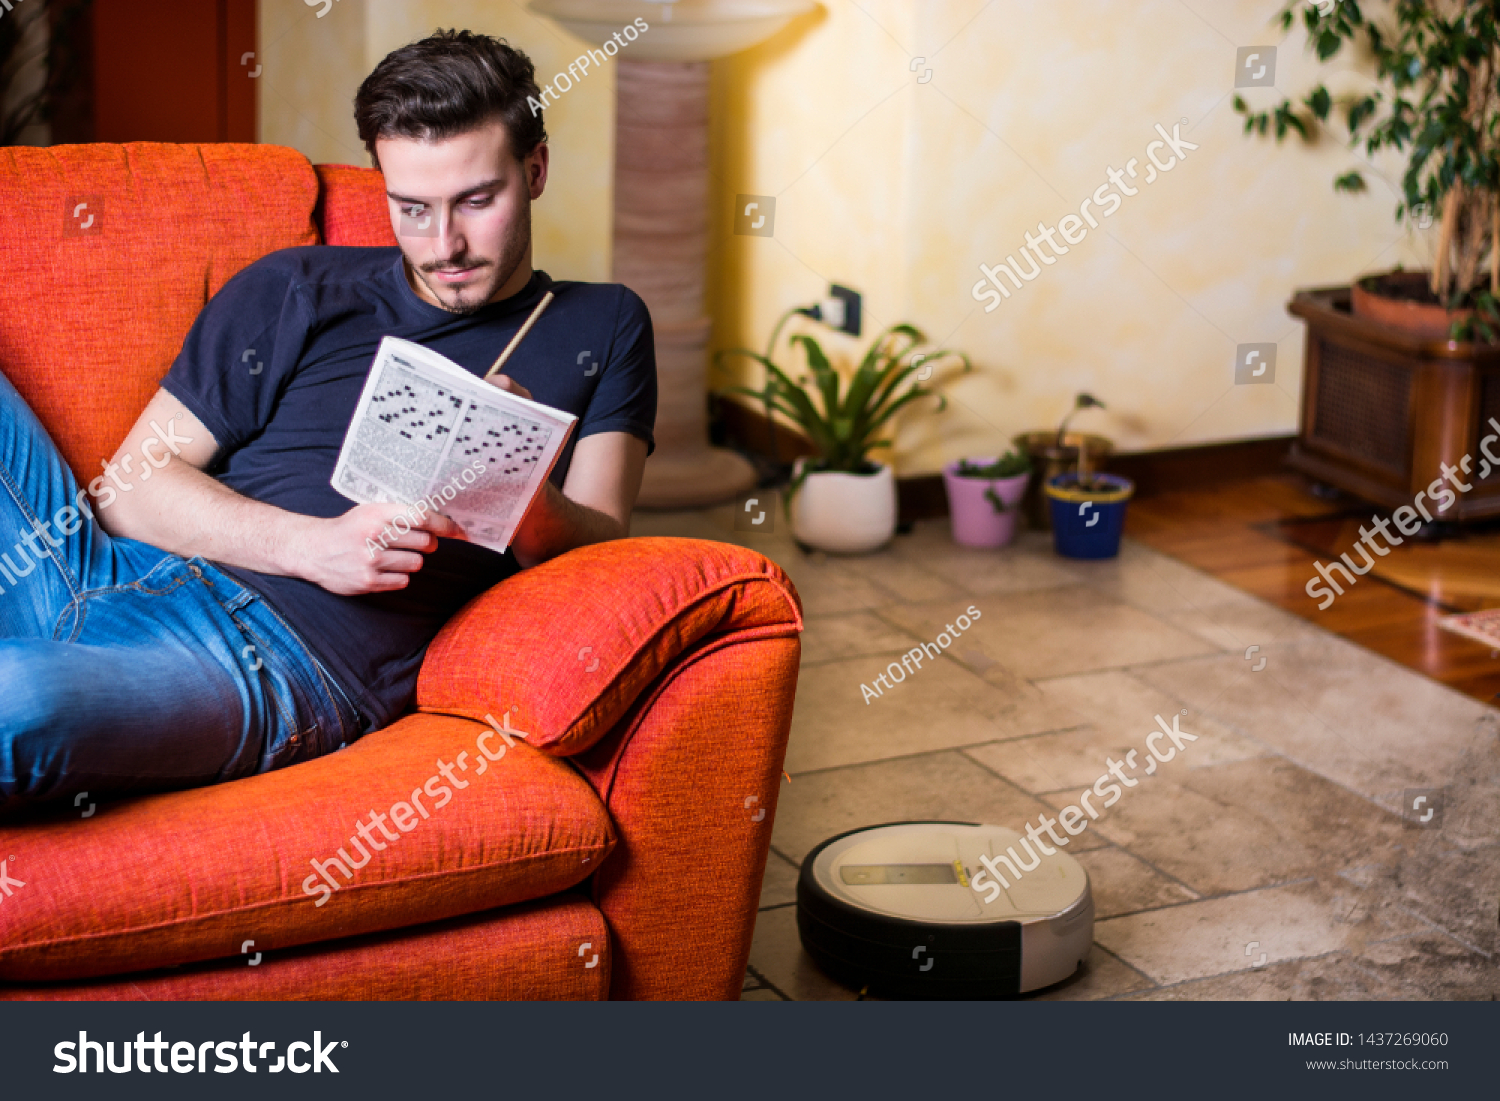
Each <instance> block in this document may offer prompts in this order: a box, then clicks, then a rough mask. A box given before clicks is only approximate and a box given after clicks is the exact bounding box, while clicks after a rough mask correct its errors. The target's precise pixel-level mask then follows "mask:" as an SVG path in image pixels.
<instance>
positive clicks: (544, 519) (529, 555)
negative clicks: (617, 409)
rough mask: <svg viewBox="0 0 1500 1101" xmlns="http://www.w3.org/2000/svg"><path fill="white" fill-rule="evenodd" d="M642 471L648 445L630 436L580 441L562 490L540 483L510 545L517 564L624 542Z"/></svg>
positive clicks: (602, 435) (620, 434)
mask: <svg viewBox="0 0 1500 1101" xmlns="http://www.w3.org/2000/svg"><path fill="white" fill-rule="evenodd" d="M492 381H493V380H492ZM645 469H646V442H645V441H644V440H640V439H637V438H636V437H634V436H632V435H630V434H629V433H626V432H598V433H596V434H594V435H592V436H585V437H584V438H583V439H581V440H579V441H578V443H577V444H576V445H575V446H574V448H573V461H572V463H571V464H570V465H569V467H568V476H567V478H566V479H564V481H563V488H562V491H561V492H558V490H557V489H556V487H554V486H553V485H552V483H551V482H550V481H549V482H544V483H542V492H541V493H539V494H537V498H536V501H535V502H534V503H533V504H532V506H531V510H530V511H529V512H527V514H526V519H525V520H524V521H523V522H522V524H521V526H520V528H518V529H517V531H516V534H515V538H514V539H512V541H511V548H512V549H513V550H514V551H515V553H516V561H518V562H520V563H521V565H522V566H528V567H529V566H535V565H537V564H538V563H540V562H545V561H547V560H548V559H549V558H555V557H556V556H557V555H559V554H562V553H564V552H565V551H570V550H572V549H573V548H574V547H582V546H586V545H587V544H589V543H603V542H605V541H606V540H610V539H624V538H625V537H626V536H628V535H629V534H630V510H631V509H632V508H634V507H635V499H636V495H637V494H639V493H640V491H641V475H642V474H643V472H644V471H645Z"/></svg>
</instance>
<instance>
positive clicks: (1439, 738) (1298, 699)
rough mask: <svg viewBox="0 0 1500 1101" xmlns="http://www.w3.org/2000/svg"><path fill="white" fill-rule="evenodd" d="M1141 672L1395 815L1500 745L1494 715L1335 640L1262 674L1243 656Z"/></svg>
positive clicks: (1296, 646) (1287, 651)
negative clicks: (1413, 795)
mask: <svg viewBox="0 0 1500 1101" xmlns="http://www.w3.org/2000/svg"><path fill="white" fill-rule="evenodd" d="M1134 672H1135V673H1136V675H1137V676H1139V677H1140V678H1141V679H1142V680H1145V681H1147V682H1148V683H1150V684H1153V685H1155V686H1157V687H1158V688H1160V689H1162V690H1163V691H1165V692H1167V693H1170V694H1171V695H1173V696H1175V697H1177V698H1178V699H1182V700H1185V701H1186V702H1187V706H1188V708H1189V709H1190V711H1192V712H1197V713H1203V714H1206V715H1207V716H1208V717H1209V718H1210V719H1213V720H1215V721H1217V722H1219V723H1222V724H1223V725H1224V726H1226V727H1228V728H1230V729H1231V730H1234V731H1237V732H1239V733H1243V734H1245V735H1248V736H1249V737H1252V738H1254V739H1256V740H1257V741H1259V742H1262V743H1263V744H1265V745H1268V746H1270V747H1272V748H1274V749H1276V750H1278V751H1279V752H1281V753H1283V754H1285V755H1286V756H1287V757H1288V758H1289V759H1291V760H1293V761H1296V762H1297V763H1298V764H1300V765H1302V766H1303V767H1305V768H1308V769H1310V770H1312V771H1313V772H1316V773H1318V774H1319V775H1321V776H1325V777H1327V778H1328V779H1330V780H1333V781H1334V782H1336V783H1339V784H1342V785H1343V786H1345V787H1348V788H1351V789H1353V790H1355V791H1358V792H1360V793H1361V794H1362V795H1366V796H1369V797H1370V798H1384V799H1385V800H1386V801H1388V803H1389V805H1390V806H1391V808H1392V809H1396V807H1395V800H1396V798H1398V797H1399V792H1400V791H1402V790H1404V789H1406V788H1425V787H1442V786H1443V785H1445V784H1448V783H1452V782H1453V781H1454V780H1456V779H1457V778H1459V777H1460V776H1461V775H1462V768H1463V767H1464V766H1465V765H1466V764H1467V763H1468V762H1469V761H1470V760H1471V758H1472V756H1473V754H1474V753H1475V752H1476V751H1477V750H1479V749H1481V748H1484V747H1492V746H1494V745H1495V743H1496V734H1495V730H1496V725H1495V712H1494V711H1493V709H1491V708H1488V707H1486V706H1485V705H1484V704H1481V703H1479V702H1477V701H1475V700H1471V699H1469V698H1468V697H1465V696H1461V695H1459V694H1458V693H1457V692H1453V691H1451V690H1450V689H1448V688H1445V687H1444V686H1443V685H1440V684H1438V683H1436V682H1435V681H1431V680H1428V679H1427V678H1425V677H1422V676H1419V675H1417V674H1416V673H1412V672H1410V671H1409V670H1407V669H1404V668H1402V667H1401V666H1398V665H1395V664H1393V663H1391V662H1388V661H1386V660H1385V659H1383V658H1381V657H1378V656H1377V655H1374V654H1371V653H1369V652H1368V651H1365V650H1362V649H1360V648H1359V647H1357V646H1353V645H1351V644H1349V643H1347V642H1344V641H1343V640H1342V639H1337V638H1333V637H1331V636H1329V637H1328V638H1326V639H1319V640H1316V641H1310V642H1306V643H1293V644H1290V645H1288V646H1286V647H1284V659H1283V652H1278V657H1277V660H1276V661H1274V662H1271V661H1268V662H1267V664H1266V667H1265V668H1264V669H1263V670H1262V671H1260V672H1258V673H1257V672H1253V671H1252V664H1251V663H1249V662H1246V661H1245V660H1244V659H1243V657H1242V656H1241V655H1239V654H1235V655H1228V654H1225V655H1221V656H1215V657H1206V658H1196V659H1189V660H1184V661H1175V662H1167V663H1162V664H1157V665H1153V666H1150V667H1149V668H1140V669H1136V670H1134ZM1490 752H1493V751H1492V750H1490Z"/></svg>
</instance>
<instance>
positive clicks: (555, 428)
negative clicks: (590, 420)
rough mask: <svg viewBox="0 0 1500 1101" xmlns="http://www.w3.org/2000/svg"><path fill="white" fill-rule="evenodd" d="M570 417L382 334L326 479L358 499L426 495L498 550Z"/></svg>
mask: <svg viewBox="0 0 1500 1101" xmlns="http://www.w3.org/2000/svg"><path fill="white" fill-rule="evenodd" d="M577 420H578V418H577V417H575V416H573V414H571V413H564V412H562V411H561V410H559V409H552V408H550V407H548V406H545V405H542V404H540V403H538V402H534V401H527V400H526V399H525V398H521V397H517V396H516V395H515V394H508V393H506V392H505V391H504V390H501V389H500V388H499V387H496V386H492V385H490V384H489V383H487V382H485V381H483V380H482V379H479V378H476V377H475V376H474V375H472V374H470V373H469V372H468V371H465V370H464V369H463V368H462V367H460V366H458V365H457V364H456V363H454V362H452V361H451V360H449V359H447V358H445V357H443V356H441V355H439V354H438V353H437V352H434V351H432V350H431V349H430V348H424V347H422V346H421V345H420V344H413V343H412V342H411V341H409V340H402V339H400V338H399V337H394V336H388V337H386V338H385V339H384V340H382V341H381V342H380V348H379V350H378V351H377V352H376V353H375V364H374V366H373V367H371V368H370V375H369V378H368V379H366V380H365V388H364V391H363V392H362V393H361V394H360V396H359V405H358V406H357V407H356V408H355V410H354V419H353V420H352V421H351V422H350V424H349V431H348V433H347V434H346V435H345V436H344V447H343V450H342V451H340V452H339V461H338V465H337V466H336V467H334V471H333V488H334V489H336V490H338V491H339V492H340V493H342V494H343V495H344V496H345V497H348V498H349V499H351V500H353V501H358V502H359V503H360V504H373V503H376V502H396V503H400V504H405V505H412V506H417V507H418V508H421V503H423V502H425V503H426V511H434V512H441V513H443V514H444V515H445V516H448V517H450V518H452V519H453V520H455V521H457V523H458V524H459V525H460V526H461V527H462V528H463V529H464V532H465V533H466V534H467V535H468V537H469V539H470V540H471V541H473V542H475V543H479V544H480V545H482V546H485V547H489V548H490V549H491V550H494V551H500V552H504V550H505V549H506V548H507V547H508V546H510V541H511V539H512V538H513V537H514V536H515V532H516V528H517V527H519V526H520V524H521V520H522V519H523V518H524V517H525V515H526V510H527V509H528V508H530V507H531V502H532V501H533V500H534V499H535V497H536V495H537V493H538V492H540V490H541V487H542V483H543V482H544V481H546V479H547V476H548V475H549V474H550V473H551V472H552V467H553V465H554V464H555V463H556V462H557V456H558V454H559V453H560V452H561V451H562V448H563V445H564V444H565V443H566V442H567V439H568V435H569V433H571V432H572V430H573V425H574V424H575V423H576V422H577Z"/></svg>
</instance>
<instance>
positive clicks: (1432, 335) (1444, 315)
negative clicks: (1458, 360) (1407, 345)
mask: <svg viewBox="0 0 1500 1101" xmlns="http://www.w3.org/2000/svg"><path fill="white" fill-rule="evenodd" d="M1427 280H1428V274H1427V273H1426V272H1421V271H1392V272H1387V273H1385V274H1384V275H1367V276H1365V277H1364V278H1363V279H1358V280H1355V283H1354V286H1353V288H1352V293H1351V295H1350V305H1351V307H1352V308H1353V310H1354V316H1355V317H1363V318H1365V319H1366V320H1369V321H1375V322H1378V323H1380V324H1381V325H1389V326H1390V327H1391V328H1393V329H1399V330H1401V331H1402V332H1404V333H1408V334H1409V335H1411V336H1416V337H1422V338H1425V339H1429V340H1448V339H1449V336H1448V334H1449V332H1450V331H1451V330H1452V326H1453V323H1454V322H1455V321H1463V320H1465V319H1467V318H1470V317H1473V316H1474V311H1473V310H1446V309H1444V308H1443V307H1442V306H1440V305H1438V304H1437V303H1434V302H1420V301H1415V300H1412V299H1407V298H1397V297H1393V296H1392V295H1390V294H1387V293H1382V291H1381V289H1379V288H1378V287H1377V286H1376V283H1377V281H1378V282H1379V283H1380V284H1384V286H1385V287H1387V288H1396V289H1401V288H1410V289H1411V290H1412V291H1413V292H1416V293H1420V294H1425V292H1426V291H1427Z"/></svg>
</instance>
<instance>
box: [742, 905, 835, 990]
mask: <svg viewBox="0 0 1500 1101" xmlns="http://www.w3.org/2000/svg"><path fill="white" fill-rule="evenodd" d="M750 966H751V967H753V968H755V969H756V970H757V971H759V972H760V973H761V974H762V975H764V976H765V977H766V980H767V981H768V982H770V983H771V984H772V985H774V986H775V987H776V988H777V989H778V990H780V991H781V992H782V993H783V994H785V995H786V996H787V997H788V998H791V999H793V1000H794V1001H799V1002H852V1001H854V1000H856V999H857V998H858V996H859V992H858V991H857V990H849V989H847V988H846V987H843V986H840V985H839V984H838V983H836V982H834V981H833V980H832V979H830V978H829V977H828V976H827V975H825V974H823V972H821V971H819V970H818V965H817V964H815V963H813V961H812V957H811V956H809V955H808V954H807V953H806V952H804V951H803V950H802V940H801V938H800V937H798V935H797V908H796V907H795V906H783V907H781V908H780V909H778V910H766V911H763V912H762V913H760V914H759V915H757V916H756V919H755V938H754V939H753V940H752V941H751V942H750Z"/></svg>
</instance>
